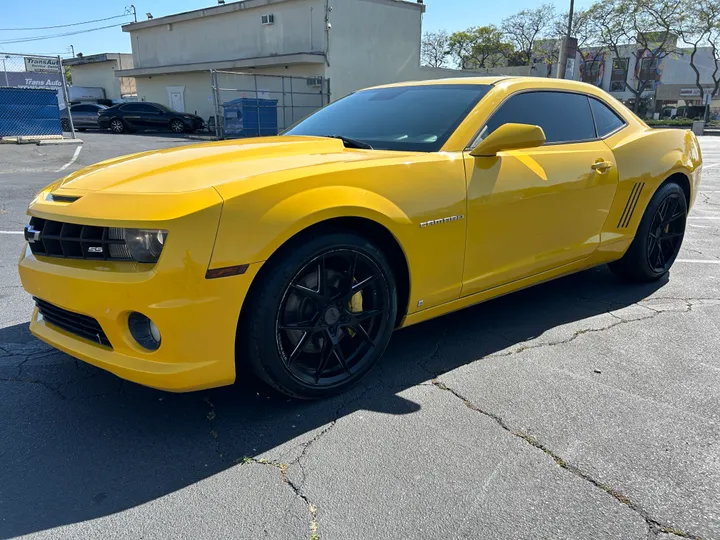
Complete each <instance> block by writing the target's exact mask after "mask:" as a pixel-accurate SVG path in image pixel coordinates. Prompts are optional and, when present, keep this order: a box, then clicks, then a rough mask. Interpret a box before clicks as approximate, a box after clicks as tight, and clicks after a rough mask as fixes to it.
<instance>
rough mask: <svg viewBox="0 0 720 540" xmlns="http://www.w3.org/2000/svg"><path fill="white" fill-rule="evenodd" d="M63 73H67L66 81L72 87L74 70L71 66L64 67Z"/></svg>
mask: <svg viewBox="0 0 720 540" xmlns="http://www.w3.org/2000/svg"><path fill="white" fill-rule="evenodd" d="M63 73H65V81H66V82H67V84H68V85H72V70H71V69H70V66H63Z"/></svg>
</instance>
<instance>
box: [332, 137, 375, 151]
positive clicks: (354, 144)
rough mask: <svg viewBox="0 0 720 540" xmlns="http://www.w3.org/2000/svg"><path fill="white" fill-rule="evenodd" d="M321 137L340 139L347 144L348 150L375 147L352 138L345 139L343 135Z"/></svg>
mask: <svg viewBox="0 0 720 540" xmlns="http://www.w3.org/2000/svg"><path fill="white" fill-rule="evenodd" d="M321 137H327V138H329V139H340V140H341V141H342V142H343V143H345V146H346V147H348V148H362V149H364V150H372V149H373V147H372V146H370V145H369V144H368V143H366V142H363V141H359V140H357V139H351V138H350V137H345V136H343V135H321Z"/></svg>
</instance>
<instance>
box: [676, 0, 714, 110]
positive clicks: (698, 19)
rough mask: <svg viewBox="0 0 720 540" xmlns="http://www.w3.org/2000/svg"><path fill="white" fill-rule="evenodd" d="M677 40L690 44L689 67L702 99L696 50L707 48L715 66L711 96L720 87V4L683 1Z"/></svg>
mask: <svg viewBox="0 0 720 540" xmlns="http://www.w3.org/2000/svg"><path fill="white" fill-rule="evenodd" d="M675 31H676V32H677V34H678V36H680V39H682V40H683V41H684V42H685V43H686V44H687V45H689V46H690V47H691V52H690V67H691V68H692V70H693V72H694V73H695V86H697V88H698V90H699V91H700V99H701V100H704V98H705V93H706V91H708V90H707V89H706V88H705V87H704V86H703V85H702V84H701V82H700V69H699V68H700V66H699V65H698V59H697V53H698V49H699V48H700V47H702V46H705V47H709V49H710V54H711V57H712V60H713V65H714V69H713V71H712V73H711V78H712V81H713V87H712V88H711V89H709V92H710V95H711V96H712V97H714V96H716V95H718V90H719V89H720V74H719V72H718V68H719V67H720V54H719V53H720V51H719V50H718V49H720V3H718V2H717V0H684V1H683V3H682V15H681V17H680V18H679V21H678V26H677V28H676V29H675ZM706 120H707V119H706Z"/></svg>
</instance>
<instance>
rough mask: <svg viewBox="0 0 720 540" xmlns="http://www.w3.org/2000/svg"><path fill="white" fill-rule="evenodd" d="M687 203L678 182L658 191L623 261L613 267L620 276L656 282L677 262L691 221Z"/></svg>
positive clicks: (612, 264) (613, 264)
mask: <svg viewBox="0 0 720 540" xmlns="http://www.w3.org/2000/svg"><path fill="white" fill-rule="evenodd" d="M687 212H688V208H687V199H686V197H685V192H684V191H683V190H682V188H681V187H680V186H679V185H677V184H675V183H674V182H671V183H668V184H664V185H663V186H661V187H660V189H658V190H657V192H656V193H655V195H653V198H652V199H650V203H649V204H648V206H647V209H646V210H645V214H644V215H643V217H642V220H641V221H640V225H639V226H638V230H637V232H636V234H635V238H634V239H633V242H632V244H630V247H629V248H628V250H627V252H626V253H625V255H624V256H623V258H622V259H620V260H618V261H615V262H612V263H610V264H609V265H608V266H609V267H610V270H611V271H612V272H613V273H614V274H615V275H617V276H619V277H622V278H624V279H628V280H631V281H655V280H658V279H660V278H661V277H662V276H664V275H665V274H666V273H667V272H668V270H670V267H671V266H672V265H673V263H674V262H675V259H676V258H677V255H678V253H679V252H680V247H681V246H682V241H683V238H684V237H685V225H686V220H687Z"/></svg>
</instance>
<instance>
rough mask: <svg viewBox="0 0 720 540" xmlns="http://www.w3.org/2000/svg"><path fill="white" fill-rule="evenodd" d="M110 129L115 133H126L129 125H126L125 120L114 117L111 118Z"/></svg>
mask: <svg viewBox="0 0 720 540" xmlns="http://www.w3.org/2000/svg"><path fill="white" fill-rule="evenodd" d="M110 131H112V132H113V133H125V132H126V131H127V126H125V122H123V121H122V120H121V119H120V118H113V119H112V120H110Z"/></svg>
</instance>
